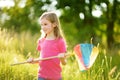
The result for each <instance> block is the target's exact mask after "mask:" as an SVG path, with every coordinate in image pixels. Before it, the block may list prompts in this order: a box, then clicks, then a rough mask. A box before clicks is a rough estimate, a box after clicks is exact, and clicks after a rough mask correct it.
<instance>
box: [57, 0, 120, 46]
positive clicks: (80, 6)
mask: <svg viewBox="0 0 120 80" xmlns="http://www.w3.org/2000/svg"><path fill="white" fill-rule="evenodd" d="M57 2H58V5H57V6H56V7H57V8H58V9H62V11H63V13H62V16H61V18H62V19H64V20H65V21H66V22H73V21H74V22H75V24H76V28H77V29H78V30H81V28H85V26H86V25H89V26H91V28H88V29H90V30H88V31H91V32H93V33H94V32H95V31H94V26H95V27H96V29H98V26H99V25H100V24H107V25H106V26H107V29H106V35H107V44H108V47H109V48H110V47H111V46H112V44H113V43H114V41H115V40H114V38H113V35H114V24H115V22H116V21H117V20H118V22H119V19H120V18H119V17H120V16H119V15H118V14H119V13H120V5H119V3H120V2H119V1H118V0H113V2H111V1H110V0H71V1H70V0H65V1H62V0H57ZM101 4H104V5H106V6H107V8H106V7H102V5H101ZM96 6H97V7H98V8H100V11H101V12H102V16H100V17H99V18H95V17H94V15H92V11H93V10H94V9H95V7H96ZM80 13H83V15H84V19H81V18H80ZM98 15H99V13H98ZM93 36H94V35H93Z"/></svg>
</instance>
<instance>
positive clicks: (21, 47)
mask: <svg viewBox="0 0 120 80" xmlns="http://www.w3.org/2000/svg"><path fill="white" fill-rule="evenodd" d="M38 37H39V34H36V35H31V33H30V32H22V33H20V34H18V33H15V32H8V31H7V30H5V29H4V30H0V80H37V70H38V65H37V64H24V65H16V66H11V64H12V63H15V62H22V61H25V60H26V59H27V58H28V57H30V56H33V57H38V56H39V53H38V52H37V51H36V41H37V39H38ZM68 46H69V45H68ZM99 49H100V53H99V56H98V57H97V59H96V61H95V63H94V65H93V66H92V67H91V68H90V69H89V70H88V71H84V72H81V71H80V69H79V67H78V63H77V61H76V58H75V56H74V55H72V56H71V57H69V58H67V61H68V62H67V65H65V66H62V68H63V71H62V75H63V79H64V80H120V69H119V68H120V59H119V58H120V55H119V51H114V49H113V50H112V51H111V53H114V54H111V53H108V51H107V50H106V49H103V48H102V47H101V46H100V47H99ZM68 52H69V53H71V51H68Z"/></svg>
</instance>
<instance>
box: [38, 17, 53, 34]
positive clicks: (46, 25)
mask: <svg viewBox="0 0 120 80" xmlns="http://www.w3.org/2000/svg"><path fill="white" fill-rule="evenodd" d="M40 25H41V29H42V30H43V32H44V33H45V34H47V35H48V34H50V33H51V32H53V31H54V27H55V25H54V24H53V23H51V22H50V21H49V20H47V19H45V18H43V19H41V21H40Z"/></svg>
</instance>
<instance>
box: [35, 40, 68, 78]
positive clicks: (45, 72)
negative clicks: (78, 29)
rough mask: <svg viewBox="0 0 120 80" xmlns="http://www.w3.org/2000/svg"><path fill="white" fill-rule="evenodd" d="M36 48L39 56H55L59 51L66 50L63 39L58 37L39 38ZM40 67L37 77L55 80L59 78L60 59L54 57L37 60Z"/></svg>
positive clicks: (63, 51)
mask: <svg viewBox="0 0 120 80" xmlns="http://www.w3.org/2000/svg"><path fill="white" fill-rule="evenodd" d="M37 50H38V51H40V57H41V58H47V57H51V56H57V55H58V54H60V53H65V52H66V44H65V41H64V40H63V39H62V38H60V39H55V40H46V39H45V38H43V39H41V40H39V42H38V46H37ZM39 65H40V68H39V71H38V77H43V78H47V79H52V80H57V79H60V78H61V67H60V59H59V58H54V59H49V60H43V61H40V62H39Z"/></svg>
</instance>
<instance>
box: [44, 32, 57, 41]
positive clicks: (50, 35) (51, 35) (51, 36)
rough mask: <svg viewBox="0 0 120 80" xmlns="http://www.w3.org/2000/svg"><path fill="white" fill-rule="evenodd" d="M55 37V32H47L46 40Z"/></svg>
mask: <svg viewBox="0 0 120 80" xmlns="http://www.w3.org/2000/svg"><path fill="white" fill-rule="evenodd" d="M54 39H56V37H55V35H54V33H51V34H47V36H46V40H54Z"/></svg>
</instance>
